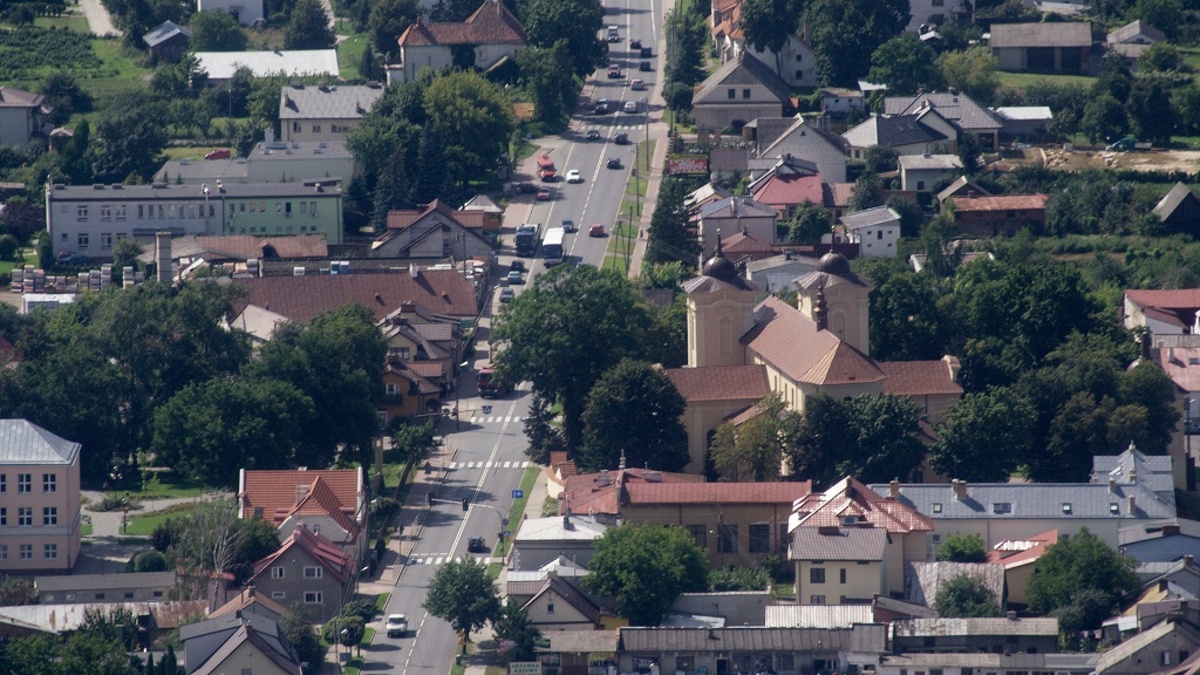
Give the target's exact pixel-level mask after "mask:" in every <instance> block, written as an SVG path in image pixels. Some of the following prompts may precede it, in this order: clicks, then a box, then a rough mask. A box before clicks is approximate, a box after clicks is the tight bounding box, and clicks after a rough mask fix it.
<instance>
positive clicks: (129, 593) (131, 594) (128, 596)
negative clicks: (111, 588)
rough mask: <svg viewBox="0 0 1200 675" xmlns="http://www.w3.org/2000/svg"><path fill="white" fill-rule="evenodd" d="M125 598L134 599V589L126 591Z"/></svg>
mask: <svg viewBox="0 0 1200 675" xmlns="http://www.w3.org/2000/svg"><path fill="white" fill-rule="evenodd" d="M125 599H126V600H132V599H133V591H125Z"/></svg>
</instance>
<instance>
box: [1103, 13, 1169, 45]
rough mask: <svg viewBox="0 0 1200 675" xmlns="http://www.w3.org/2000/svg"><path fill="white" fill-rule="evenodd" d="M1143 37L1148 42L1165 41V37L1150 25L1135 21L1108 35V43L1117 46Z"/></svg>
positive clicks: (1138, 20)
mask: <svg viewBox="0 0 1200 675" xmlns="http://www.w3.org/2000/svg"><path fill="white" fill-rule="evenodd" d="M1139 36H1141V37H1145V38H1146V39H1147V41H1148V42H1161V41H1163V40H1166V39H1167V36H1166V35H1165V34H1164V33H1163V32H1162V31H1161V30H1159V29H1157V28H1155V27H1154V26H1151V25H1150V24H1148V23H1146V22H1144V21H1142V20H1141V19H1137V20H1135V21H1130V22H1129V23H1127V24H1125V25H1124V26H1121V27H1120V28H1118V29H1116V30H1114V31H1113V32H1111V33H1109V34H1108V43H1109V44H1117V43H1123V42H1127V41H1129V40H1133V39H1134V38H1137V37H1139Z"/></svg>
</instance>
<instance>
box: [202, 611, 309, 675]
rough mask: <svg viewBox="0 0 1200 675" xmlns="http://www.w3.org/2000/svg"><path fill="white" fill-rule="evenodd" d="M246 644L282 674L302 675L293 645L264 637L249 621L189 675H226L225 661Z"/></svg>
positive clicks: (279, 638)
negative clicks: (219, 674) (264, 657)
mask: <svg viewBox="0 0 1200 675" xmlns="http://www.w3.org/2000/svg"><path fill="white" fill-rule="evenodd" d="M260 623H261V621H260ZM246 644H248V645H250V648H251V649H257V651H258V652H259V653H260V654H262V655H263V656H266V657H267V659H269V660H270V661H271V662H272V663H273V664H275V666H276V667H278V668H279V669H280V670H281V671H282V672H285V673H295V674H296V675H301V674H302V670H301V668H300V664H299V662H298V661H299V657H298V656H297V655H296V652H295V650H293V649H291V645H289V644H288V642H287V641H286V640H285V639H282V638H281V637H280V636H278V635H264V634H263V633H262V629H261V628H256V627H254V626H253V625H252V624H251V622H250V621H248V620H247V621H246V622H245V623H243V624H242V626H241V627H240V628H238V629H237V630H236V631H234V632H233V633H232V634H231V635H230V636H229V638H228V639H226V640H225V642H224V643H222V644H221V647H220V649H218V650H217V651H215V652H213V653H212V655H211V656H210V657H209V658H208V660H207V661H205V662H204V663H202V664H200V665H198V666H197V667H196V668H195V669H194V670H188V673H190V674H191V675H216V674H217V673H221V675H224V673H225V669H226V668H228V665H226V663H225V660H226V659H228V658H229V657H231V656H233V655H234V653H236V652H237V651H238V649H240V648H241V647H242V645H246Z"/></svg>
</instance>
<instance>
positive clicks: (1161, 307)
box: [1123, 288, 1200, 362]
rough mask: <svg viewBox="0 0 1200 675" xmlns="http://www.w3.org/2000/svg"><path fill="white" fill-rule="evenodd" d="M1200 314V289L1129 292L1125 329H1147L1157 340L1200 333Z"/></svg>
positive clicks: (1137, 290) (1169, 359)
mask: <svg viewBox="0 0 1200 675" xmlns="http://www.w3.org/2000/svg"><path fill="white" fill-rule="evenodd" d="M1197 313H1200V288H1180V289H1170V290H1159V289H1146V290H1141V289H1136V290H1135V289H1129V290H1126V291H1125V300H1124V311H1123V314H1124V317H1125V319H1124V323H1125V327H1126V328H1128V329H1130V330H1132V329H1134V328H1139V327H1145V328H1147V329H1149V331H1150V333H1151V334H1152V335H1153V336H1154V338H1153V340H1161V339H1162V338H1163V337H1164V336H1169V335H1181V334H1196V333H1200V323H1197V321H1196V315H1197ZM1151 344H1153V343H1151ZM1173 356H1174V353H1173V352H1171V353H1169V354H1168V358H1167V359H1166V362H1169V361H1172V360H1173V359H1172V358H1171V357H1173Z"/></svg>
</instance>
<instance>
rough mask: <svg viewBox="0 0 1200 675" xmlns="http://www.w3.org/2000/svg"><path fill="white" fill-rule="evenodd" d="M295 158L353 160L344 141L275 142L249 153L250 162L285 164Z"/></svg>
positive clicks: (260, 146) (262, 144)
mask: <svg viewBox="0 0 1200 675" xmlns="http://www.w3.org/2000/svg"><path fill="white" fill-rule="evenodd" d="M297 157H319V158H322V159H353V157H354V154H353V153H351V152H350V149H349V148H347V147H346V142H345V141H288V142H284V141H276V142H274V143H270V144H267V143H259V144H257V145H255V146H254V149H253V150H251V151H250V161H252V162H287V161H290V160H292V159H294V158H297Z"/></svg>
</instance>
